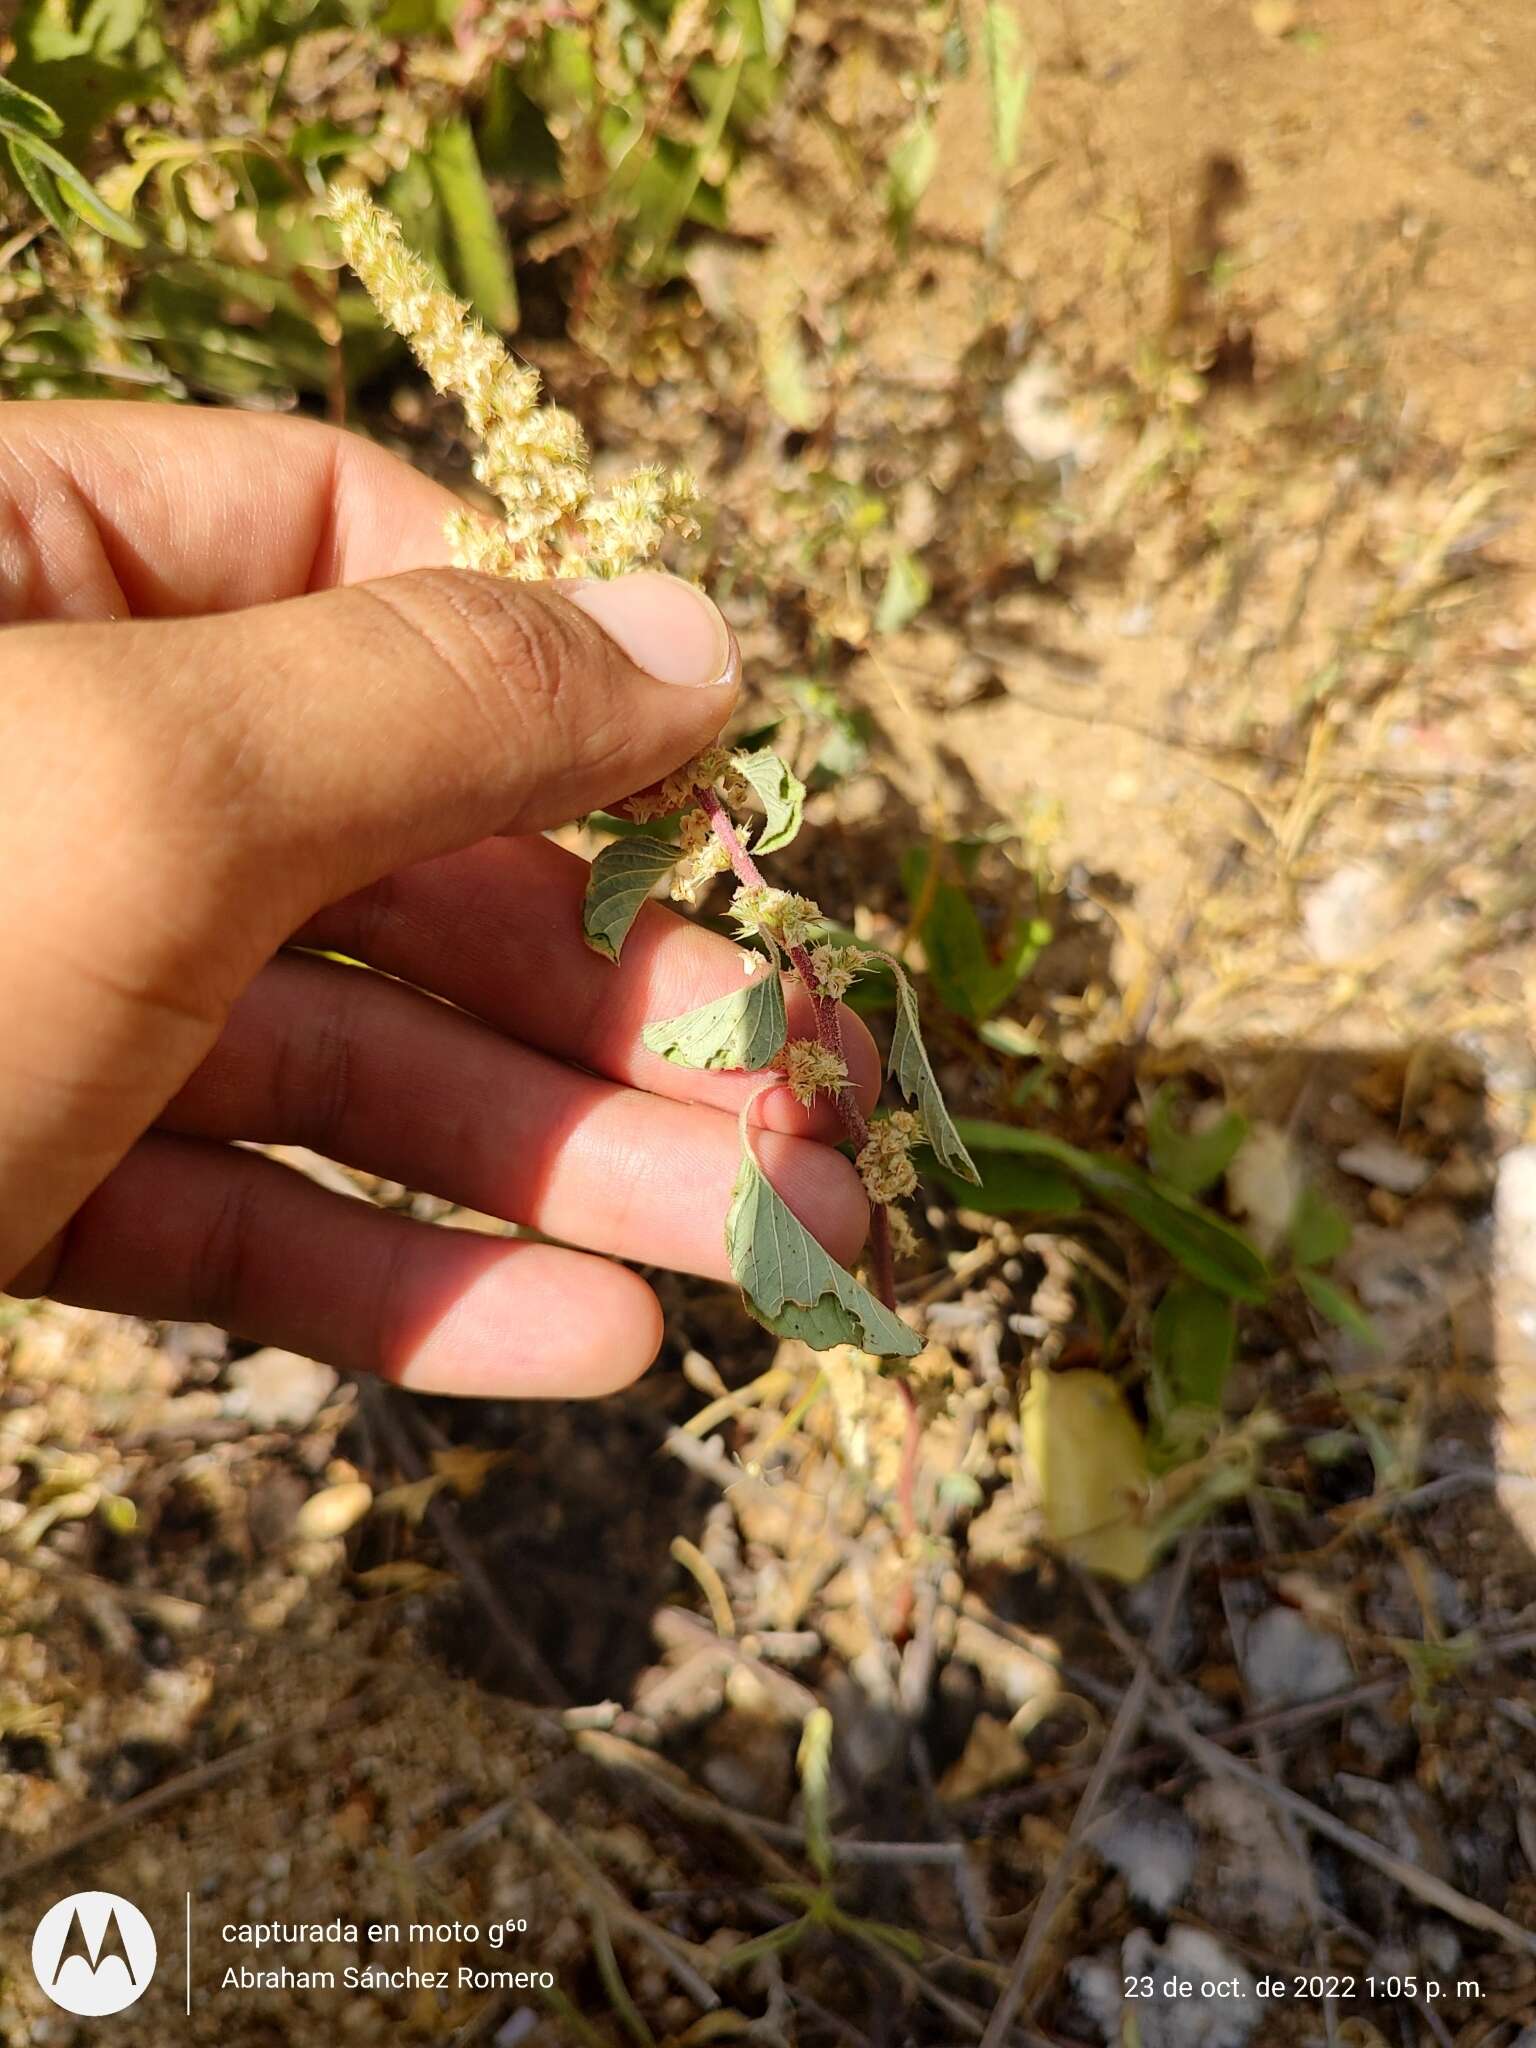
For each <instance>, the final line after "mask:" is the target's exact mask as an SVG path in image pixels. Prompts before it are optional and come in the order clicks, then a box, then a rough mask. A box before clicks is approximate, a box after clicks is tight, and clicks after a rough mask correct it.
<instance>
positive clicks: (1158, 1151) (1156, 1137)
mask: <svg viewBox="0 0 1536 2048" xmlns="http://www.w3.org/2000/svg"><path fill="white" fill-rule="evenodd" d="M1173 1104H1174V1091H1173V1089H1171V1088H1168V1087H1163V1088H1159V1089H1158V1091H1157V1093H1156V1094H1155V1095H1154V1096H1153V1098H1152V1100H1151V1102H1150V1104H1149V1105H1148V1108H1147V1157H1148V1159H1149V1160H1150V1162H1151V1166H1152V1171H1153V1172H1154V1173H1155V1174H1156V1175H1157V1177H1158V1179H1159V1180H1165V1181H1172V1183H1173V1185H1174V1186H1175V1187H1176V1188H1179V1189H1180V1190H1182V1192H1183V1193H1184V1194H1186V1195H1200V1194H1204V1192H1205V1190H1206V1189H1207V1188H1209V1187H1214V1186H1215V1184H1216V1182H1217V1181H1219V1180H1220V1179H1221V1176H1222V1175H1223V1174H1224V1173H1225V1172H1226V1170H1227V1168H1228V1167H1229V1166H1230V1165H1231V1164H1232V1161H1233V1160H1234V1159H1235V1158H1236V1157H1237V1153H1238V1148H1239V1147H1240V1146H1241V1144H1242V1142H1243V1140H1244V1138H1246V1137H1247V1135H1248V1119H1247V1118H1246V1117H1242V1116H1239V1115H1238V1114H1237V1112H1236V1110H1232V1109H1229V1110H1227V1111H1226V1113H1225V1114H1224V1115H1223V1116H1222V1117H1221V1118H1220V1119H1219V1121H1218V1122H1216V1123H1214V1124H1212V1125H1211V1127H1210V1129H1209V1130H1204V1131H1186V1130H1181V1129H1180V1127H1179V1125H1178V1124H1177V1123H1176V1122H1175V1121H1174V1114H1173Z"/></svg>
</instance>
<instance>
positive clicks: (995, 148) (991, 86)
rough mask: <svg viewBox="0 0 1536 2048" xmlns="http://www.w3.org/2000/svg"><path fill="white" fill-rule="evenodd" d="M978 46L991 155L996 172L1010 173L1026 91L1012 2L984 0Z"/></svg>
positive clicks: (1015, 158)
mask: <svg viewBox="0 0 1536 2048" xmlns="http://www.w3.org/2000/svg"><path fill="white" fill-rule="evenodd" d="M981 46H982V49H983V50H984V51H985V53H986V60H987V95H988V98H989V99H990V101H991V105H992V154H993V157H994V158H995V159H996V162H997V167H998V169H999V170H1000V171H1011V170H1012V169H1013V168H1014V166H1015V165H1016V164H1017V163H1018V160H1019V131H1020V129H1021V128H1022V127H1023V125H1024V109H1025V106H1026V105H1027V104H1028V101H1029V88H1030V72H1029V65H1028V63H1027V61H1026V59H1025V56H1024V31H1023V28H1022V26H1021V25H1020V22H1019V17H1018V13H1017V9H1016V6H1015V0H987V5H986V8H985V10H984V12H983V14H982V17H981Z"/></svg>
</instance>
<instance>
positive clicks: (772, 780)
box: [732, 747, 805, 856]
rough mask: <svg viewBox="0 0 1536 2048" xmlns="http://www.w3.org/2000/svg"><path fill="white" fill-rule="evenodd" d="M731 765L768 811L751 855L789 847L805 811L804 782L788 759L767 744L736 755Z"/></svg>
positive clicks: (775, 851)
mask: <svg viewBox="0 0 1536 2048" xmlns="http://www.w3.org/2000/svg"><path fill="white" fill-rule="evenodd" d="M732 766H733V767H735V768H737V769H739V770H740V771H741V773H742V774H743V775H744V776H745V777H746V778H747V781H748V782H750V783H751V785H752V787H753V789H754V790H756V792H757V794H758V796H759V797H760V798H761V799H762V804H763V809H764V810H765V811H766V812H767V813H768V817H767V820H766V822H765V824H764V826H763V829H762V831H761V833H760V834H759V835H758V838H757V839H756V841H755V842H754V843H753V847H752V852H753V854H754V856H756V855H760V854H764V853H777V852H778V851H779V850H780V848H781V847H785V846H788V844H789V842H790V841H791V840H792V839H793V838H794V836H795V834H796V833H797V832H798V831H799V830H800V820H801V818H802V816H803V815H804V812H805V784H804V783H803V782H802V781H801V780H800V778H799V776H798V775H797V774H796V773H795V771H794V769H793V768H791V767H790V765H789V763H788V762H787V761H781V760H780V758H779V756H778V755H777V754H775V753H774V752H773V750H772V749H771V748H770V747H761V748H759V749H758V751H757V752H756V753H755V754H737V755H736V757H735V759H734V760H733V762H732Z"/></svg>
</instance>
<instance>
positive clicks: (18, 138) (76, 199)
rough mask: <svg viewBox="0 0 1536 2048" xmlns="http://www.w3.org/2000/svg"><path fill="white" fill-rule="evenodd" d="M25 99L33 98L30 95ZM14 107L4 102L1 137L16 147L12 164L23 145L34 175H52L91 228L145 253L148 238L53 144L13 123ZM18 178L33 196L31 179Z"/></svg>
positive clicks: (1, 104)
mask: <svg viewBox="0 0 1536 2048" xmlns="http://www.w3.org/2000/svg"><path fill="white" fill-rule="evenodd" d="M23 97H27V98H30V95H23ZM10 105H11V102H10V100H9V99H7V100H3V101H0V135H3V136H4V137H5V139H6V141H7V142H8V143H10V144H11V145H12V161H13V162H14V161H15V154H14V146H15V145H16V144H17V143H19V144H20V145H21V147H22V149H23V150H25V152H26V153H27V155H28V156H30V157H31V158H32V159H33V162H32V170H33V172H34V174H35V175H37V176H39V177H40V176H41V175H42V173H43V172H44V171H47V172H49V173H50V174H51V175H52V177H53V180H54V182H55V183H56V184H57V186H58V188H59V190H60V192H61V193H62V194H63V196H64V198H65V200H66V201H67V202H68V204H69V206H70V207H71V209H72V210H73V211H74V212H75V213H77V214H78V215H79V216H80V218H81V219H82V220H83V221H84V222H85V224H86V226H87V227H92V228H95V230H96V231H97V233H98V234H102V235H109V236H110V237H111V238H112V240H113V241H115V242H126V243H127V244H128V245H129V247H130V248H134V249H142V248H143V246H144V237H143V236H142V235H141V234H140V233H139V230H138V229H137V228H136V227H135V226H134V224H133V222H132V221H131V220H129V219H128V218H127V217H126V216H125V215H123V214H121V213H119V212H118V211H117V209H116V207H113V206H108V204H107V202H106V200H105V199H103V198H102V196H101V194H100V193H99V192H98V191H97V190H96V188H95V186H94V185H92V184H91V182H90V181H89V179H87V178H85V177H83V176H82V175H81V173H80V172H79V171H77V170H76V169H75V167H74V165H73V164H72V163H71V162H70V160H69V158H68V157H67V156H65V155H64V153H63V151H62V150H57V149H55V148H54V146H53V144H52V143H51V142H44V141H43V140H42V138H41V137H40V136H39V135H37V134H35V133H34V132H33V131H32V129H31V128H30V127H24V126H22V125H21V124H20V123H19V122H18V121H16V120H15V119H13V118H12V116H11V114H10V113H9V112H8V111H7V110H8V108H9V107H10ZM17 175H18V176H19V177H20V178H21V180H22V183H23V184H24V185H26V187H27V191H28V193H29V194H30V193H31V192H32V190H33V185H32V181H31V179H30V178H29V177H28V176H27V175H26V174H25V173H23V172H18V173H17ZM45 210H46V209H45ZM48 217H49V219H50V220H52V219H53V218H54V215H53V214H52V213H49V216H48Z"/></svg>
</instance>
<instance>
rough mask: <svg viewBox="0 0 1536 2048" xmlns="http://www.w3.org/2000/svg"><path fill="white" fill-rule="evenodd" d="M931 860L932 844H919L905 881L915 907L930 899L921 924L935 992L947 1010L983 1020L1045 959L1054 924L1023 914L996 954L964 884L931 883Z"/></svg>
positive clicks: (908, 862) (976, 1021) (905, 869)
mask: <svg viewBox="0 0 1536 2048" xmlns="http://www.w3.org/2000/svg"><path fill="white" fill-rule="evenodd" d="M930 859H931V855H930V854H929V852H928V851H927V849H926V848H924V847H914V848H913V849H912V851H911V852H910V853H909V854H908V856H907V857H906V859H905V860H904V861H903V862H902V881H903V884H904V886H905V888H906V892H907V897H908V900H909V901H910V902H911V903H912V904H913V905H914V906H916V905H918V904H923V903H925V904H926V909H925V910H924V913H923V919H922V923H921V925H920V926H919V928H918V929H919V935H920V937H921V938H922V941H923V948H924V950H925V952H926V953H927V955H928V972H929V975H930V976H931V978H932V981H933V986H934V991H935V993H936V994H937V996H938V998H939V1001H940V1002H941V1003H943V1005H944V1007H945V1009H946V1010H953V1011H954V1013H955V1015H956V1016H957V1017H964V1018H966V1019H968V1021H969V1022H971V1023H973V1024H983V1023H985V1022H986V1021H987V1019H988V1018H989V1017H991V1016H993V1015H994V1014H995V1013H996V1012H997V1011H998V1010H999V1009H1001V1008H1002V1006H1003V1004H1004V1003H1005V1002H1007V1000H1008V998H1009V996H1011V995H1012V994H1013V991H1014V990H1015V989H1016V988H1017V987H1018V985H1019V983H1020V981H1021V980H1022V979H1023V977H1024V976H1025V975H1026V974H1027V973H1028V972H1029V970H1030V968H1031V967H1032V966H1033V965H1034V963H1035V961H1036V960H1037V959H1038V958H1039V956H1040V951H1041V948H1042V947H1043V946H1044V945H1045V944H1046V943H1047V941H1048V940H1049V939H1050V936H1051V928H1050V926H1049V925H1048V924H1046V923H1045V922H1044V920H1043V919H1041V918H1020V919H1017V920H1016V921H1015V922H1014V923H1013V924H1012V925H1010V927H1009V929H1008V931H1007V932H1006V933H1005V934H1004V936H1003V939H1002V942H1001V947H1000V950H999V951H998V952H996V953H994V951H993V949H992V947H991V946H990V945H989V944H988V942H987V935H986V933H985V932H984V931H983V929H982V925H981V919H980V918H979V917H978V916H977V914H976V907H975V905H974V904H973V903H972V902H971V899H970V897H969V896H967V895H966V893H965V891H964V890H963V889H961V888H958V887H957V886H956V885H955V884H954V883H953V882H946V881H940V882H938V883H937V884H936V885H935V886H934V887H933V888H932V889H931V890H930V889H929V888H928V887H927V879H928V866H929V861H930Z"/></svg>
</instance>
